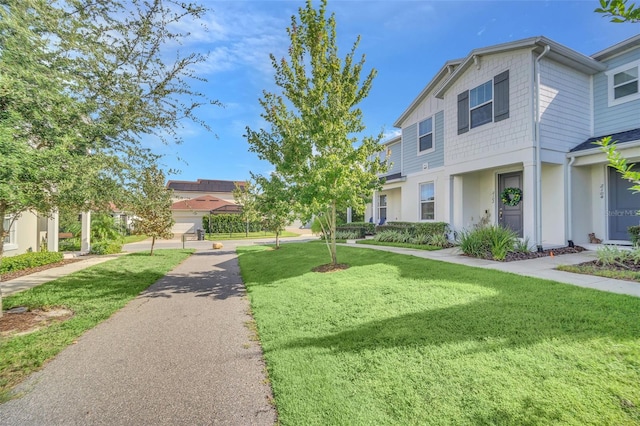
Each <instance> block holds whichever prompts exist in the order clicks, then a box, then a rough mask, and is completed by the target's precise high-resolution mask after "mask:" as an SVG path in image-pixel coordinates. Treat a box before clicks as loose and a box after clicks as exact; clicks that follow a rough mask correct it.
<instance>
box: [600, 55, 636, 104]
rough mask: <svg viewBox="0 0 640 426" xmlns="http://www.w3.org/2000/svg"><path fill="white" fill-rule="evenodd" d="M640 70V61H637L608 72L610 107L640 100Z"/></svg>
mask: <svg viewBox="0 0 640 426" xmlns="http://www.w3.org/2000/svg"><path fill="white" fill-rule="evenodd" d="M639 68H640V61H636V62H633V63H631V64H627V65H625V66H624V67H618V68H616V69H614V70H611V71H609V72H607V77H608V81H609V105H610V106H611V105H617V104H621V103H624V102H629V101H633V100H635V99H640V92H639V88H638V76H639V75H638V74H639Z"/></svg>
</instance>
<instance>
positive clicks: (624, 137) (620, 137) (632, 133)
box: [570, 128, 640, 152]
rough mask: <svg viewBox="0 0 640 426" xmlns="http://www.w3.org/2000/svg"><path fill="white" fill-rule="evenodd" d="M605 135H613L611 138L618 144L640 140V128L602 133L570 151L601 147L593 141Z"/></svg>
mask: <svg viewBox="0 0 640 426" xmlns="http://www.w3.org/2000/svg"><path fill="white" fill-rule="evenodd" d="M605 136H611V140H612V141H614V142H616V143H617V144H618V145H620V144H624V143H628V142H640V128H638V129H633V130H627V131H625V132H619V133H614V134H612V135H602V136H597V137H593V138H589V139H587V140H586V141H584V142H582V143H581V144H580V145H578V146H576V147H575V148H573V149H572V150H571V151H570V152H577V151H584V150H587V149H599V148H600V147H598V146H597V145H594V144H593V143H594V142H596V141H599V140H600V139H602V138H604V137H605Z"/></svg>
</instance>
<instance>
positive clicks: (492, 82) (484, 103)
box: [467, 78, 495, 130]
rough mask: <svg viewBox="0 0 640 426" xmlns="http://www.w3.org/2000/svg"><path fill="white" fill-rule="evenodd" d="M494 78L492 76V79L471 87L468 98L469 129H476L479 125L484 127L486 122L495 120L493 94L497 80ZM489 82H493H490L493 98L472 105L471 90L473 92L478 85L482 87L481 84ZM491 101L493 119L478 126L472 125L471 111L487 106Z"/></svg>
mask: <svg viewBox="0 0 640 426" xmlns="http://www.w3.org/2000/svg"><path fill="white" fill-rule="evenodd" d="M493 80H494V79H493V78H492V79H490V80H487V81H485V82H484V83H481V84H478V85H477V86H475V87H473V88H471V89H469V99H468V100H467V102H469V130H471V129H476V128H478V127H482V126H484V125H485V124H489V123H493V122H494V121H493V119H494V111H493V107H494V104H493V96H494V93H493V92H494V88H493V86H494V84H495V82H494V81H493ZM487 83H491V84H490V86H491V99H490V100H488V101H485V102H483V103H481V104H478V105H476V106H474V107H472V106H471V92H472V91H473V90H474V89H477V88H478V87H480V86H484V85H485V84H487ZM489 103H490V104H491V120H490V121H487V122H486V123H482V124H478V125H477V126H472V125H471V111H473V110H476V109H478V108H482V107H483V106H485V105H487V104H489Z"/></svg>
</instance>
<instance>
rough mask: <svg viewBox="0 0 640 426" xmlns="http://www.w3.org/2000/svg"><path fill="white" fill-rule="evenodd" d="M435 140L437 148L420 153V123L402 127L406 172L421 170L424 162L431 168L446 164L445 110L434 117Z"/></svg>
mask: <svg viewBox="0 0 640 426" xmlns="http://www.w3.org/2000/svg"><path fill="white" fill-rule="evenodd" d="M433 121H434V123H433V132H434V135H433V140H434V144H435V149H434V150H433V151H432V152H430V153H428V154H422V155H418V124H417V123H414V124H412V125H410V126H407V127H405V128H404V129H402V149H403V155H404V170H403V172H404V174H405V175H407V174H411V173H417V172H421V171H422V170H423V168H422V165H423V164H424V163H428V164H429V169H434V168H436V167H442V166H443V165H444V111H439V112H437V113H436V114H435V116H434V118H433Z"/></svg>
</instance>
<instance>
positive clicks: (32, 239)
mask: <svg viewBox="0 0 640 426" xmlns="http://www.w3.org/2000/svg"><path fill="white" fill-rule="evenodd" d="M10 223H11V216H7V217H5V218H4V228H5V230H6V229H7V228H8V226H9V224H10ZM2 244H3V249H4V254H3V255H4V256H15V255H18V254H22V253H26V252H28V251H40V250H43V249H46V250H48V251H58V214H57V213H54V214H52V215H51V217H47V216H41V215H38V214H37V213H35V212H31V211H27V212H24V213H22V214H21V215H20V217H19V218H18V219H17V220H15V221H14V222H13V225H12V226H11V228H10V229H9V230H8V233H7V236H6V237H5V238H4V239H3V241H2Z"/></svg>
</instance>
